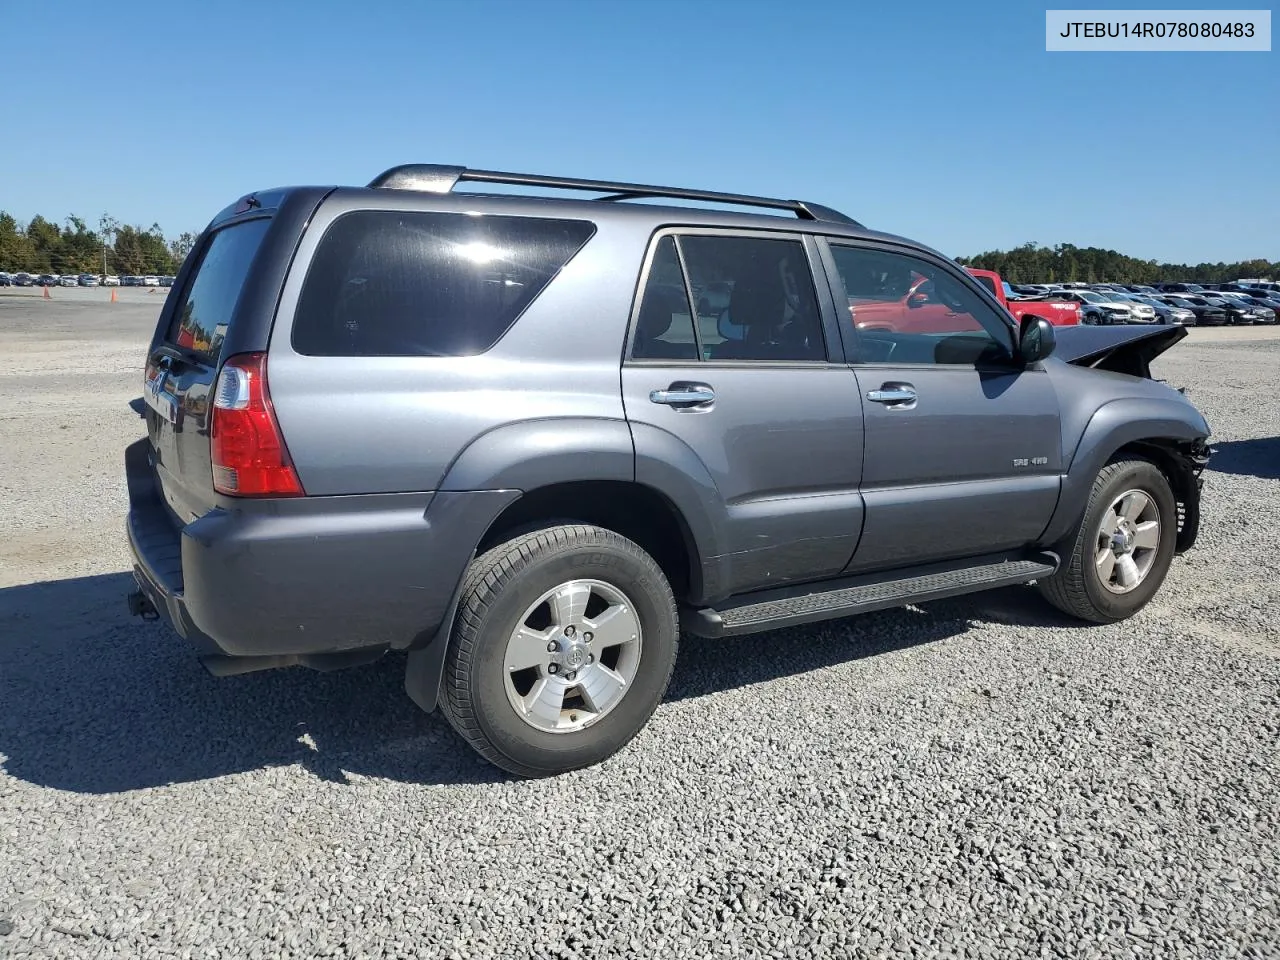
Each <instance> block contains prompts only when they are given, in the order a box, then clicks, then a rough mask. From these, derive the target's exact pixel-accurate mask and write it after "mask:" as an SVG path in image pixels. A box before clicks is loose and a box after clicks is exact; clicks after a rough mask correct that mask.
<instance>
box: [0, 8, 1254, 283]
mask: <svg viewBox="0 0 1280 960" xmlns="http://www.w3.org/2000/svg"><path fill="white" fill-rule="evenodd" d="M1054 6H1065V5H1062V4H1054ZM1085 6H1089V5H1088V4H1086V5H1085ZM1044 10H1045V6H1044V5H1043V4H1033V3H1016V4H1015V3H1000V2H992V3H980V4H958V3H950V2H945V3H933V4H924V3H901V2H899V3H887V4H877V5H872V4H868V3H859V2H855V0H840V2H824V0H789V2H749V0H701V2H698V0H694V2H677V0H645V2H639V0H637V2H625V0H612V2H611V0H596V2H592V0H562V2H541V0H523V2H519V0H517V2H512V3H500V2H481V0H473V2H467V3H450V2H443V0H434V2H432V0H425V2H409V0H404V2H398V3H397V2H382V0H362V2H359V3H351V2H343V3H338V2H332V0H310V2H306V3H303V2H294V0H273V2H270V3H263V2H243V0H218V2H217V3H209V4H182V3H173V2H172V0H169V2H165V3H148V2H126V3H118V4H103V3H101V2H83V3H81V2H58V0H50V2H49V3H48V4H47V5H46V6H45V7H42V9H41V12H40V13H39V15H38V16H36V17H35V20H34V21H32V22H31V23H30V24H28V29H24V30H20V31H19V32H18V33H17V34H11V35H9V36H8V37H7V38H6V40H5V44H4V64H3V68H0V76H3V78H4V98H3V99H4V102H5V105H6V108H7V109H6V118H5V120H4V121H2V122H0V124H2V125H0V131H3V132H2V133H0V143H3V146H0V209H6V210H8V211H9V212H10V213H13V214H14V215H15V216H17V217H19V218H20V219H23V220H25V219H27V218H29V217H31V216H32V215H33V214H36V213H43V214H45V215H46V216H51V217H65V216H66V215H67V214H70V213H73V212H74V213H77V214H80V215H82V216H84V217H85V218H86V219H88V220H90V221H91V222H94V223H96V221H97V219H98V217H99V216H100V215H101V214H102V212H103V211H109V212H110V213H111V214H112V215H114V216H115V217H117V218H119V219H121V220H124V221H126V222H131V223H140V224H143V225H150V224H151V223H152V222H153V221H158V222H159V223H160V224H161V226H162V227H163V228H164V229H165V231H166V233H168V234H170V235H175V234H177V233H179V232H181V231H183V230H198V229H200V228H201V227H202V226H203V225H204V224H205V223H206V222H207V221H208V219H209V218H210V216H212V214H213V213H215V212H216V211H217V210H218V209H220V208H221V207H222V206H224V205H225V204H226V203H227V202H229V201H230V200H233V199H235V198H236V197H237V196H239V195H241V194H243V193H245V192H248V191H249V190H252V189H258V188H262V187H266V186H274V185H278V184H287V183H355V184H360V183H366V182H367V181H368V180H369V179H370V178H371V177H372V176H374V175H375V174H376V173H378V172H379V171H381V170H383V169H385V168H386V167H389V166H393V165H395V164H397V163H402V162H409V161H424V162H426V161H431V162H442V163H460V164H464V165H468V166H473V167H487V168H490V169H500V170H521V171H526V172H537V173H553V174H563V175H577V176H588V177H600V178H607V179H619V180H639V181H642V182H650V183H672V184H679V185H685V186H694V187H704V188H708V189H721V190H730V191H739V192H745V193H759V194H770V195H782V196H790V197H801V198H805V199H811V200H816V201H819V202H822V203H826V204H828V205H830V206H834V207H836V208H838V209H842V210H844V211H845V212H847V213H849V214H851V215H852V216H854V217H856V218H858V219H860V220H862V221H863V222H864V223H866V224H868V225H869V226H873V227H876V228H879V229H884V230H889V231H891V232H895V233H902V234H906V235H908V236H912V237H914V238H916V239H919V240H922V241H924V242H925V243H929V244H931V245H933V246H936V247H938V248H940V249H942V250H944V251H945V252H947V253H949V254H952V255H961V254H969V253H977V252H979V251H982V250H987V249H993V248H1008V247H1010V246H1013V245H1016V244H1018V243H1024V242H1027V241H1036V242H1040V243H1045V244H1054V243H1060V242H1068V243H1074V244H1076V245H1078V246H1103V247H1111V248H1114V249H1117V250H1120V251H1122V252H1124V253H1127V254H1131V255H1134V256H1140V257H1144V258H1155V259H1160V260H1169V261H1175V262H1183V261H1189V262H1193V263H1194V262H1199V261H1203V260H1208V261H1218V260H1223V261H1228V262H1230V261H1235V260H1240V259H1243V258H1248V257H1266V258H1268V259H1271V260H1277V259H1280V52H1276V51H1274V50H1273V52H1270V53H1185V54H1184V53H1177V54H1175V53H1089V54H1077V53H1052V54H1051V53H1046V52H1045V50H1044V31H1045V26H1044ZM10 19H12V18H10ZM19 110H20V111H21V113H19ZM1210 128H1212V129H1210Z"/></svg>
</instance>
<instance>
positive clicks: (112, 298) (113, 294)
mask: <svg viewBox="0 0 1280 960" xmlns="http://www.w3.org/2000/svg"><path fill="white" fill-rule="evenodd" d="M111 302H112V303H115V302H116V288H115V287H112V288H111Z"/></svg>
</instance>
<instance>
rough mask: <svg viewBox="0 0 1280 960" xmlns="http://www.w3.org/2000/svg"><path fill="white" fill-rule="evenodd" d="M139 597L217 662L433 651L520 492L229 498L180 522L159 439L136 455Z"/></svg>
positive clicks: (132, 519) (129, 462)
mask: <svg viewBox="0 0 1280 960" xmlns="http://www.w3.org/2000/svg"><path fill="white" fill-rule="evenodd" d="M125 464H126V472H127V476H128V486H129V515H128V520H127V523H126V529H127V533H128V541H129V547H130V549H131V551H132V553H133V557H134V579H135V580H136V581H137V583H138V589H139V590H140V591H141V592H142V594H143V595H145V597H146V598H147V600H148V601H149V602H150V604H151V605H152V606H153V607H154V608H155V610H156V611H157V612H158V613H159V614H160V615H161V616H162V617H163V618H164V619H165V620H166V621H167V622H168V623H169V624H170V625H171V626H172V627H173V629H174V630H175V631H177V633H178V634H180V635H181V636H182V637H184V638H185V639H186V640H187V641H188V642H190V643H191V644H192V645H193V647H195V649H196V651H197V652H198V653H199V654H201V655H202V656H205V657H285V656H298V655H313V654H335V653H342V652H346V651H353V650H364V649H370V648H391V649H406V648H410V647H412V646H414V645H415V644H416V643H418V642H425V641H426V640H427V639H429V638H430V637H431V636H432V635H434V633H435V631H436V629H437V628H438V627H439V625H440V623H441V621H442V620H443V619H444V617H445V615H446V613H447V612H448V609H449V605H450V603H451V601H452V598H453V594H454V590H455V587H456V586H457V584H458V582H459V581H460V580H461V577H462V574H463V573H464V572H465V570H466V568H467V565H468V564H469V563H470V561H471V557H472V555H473V553H474V551H475V547H476V545H477V544H478V543H479V542H480V539H481V537H482V536H483V535H484V532H485V530H486V529H488V526H489V524H490V523H491V522H492V521H493V520H494V519H495V518H496V517H497V516H498V514H499V513H501V511H502V510H503V509H504V508H505V507H506V506H507V505H508V504H510V503H511V502H513V501H514V500H515V499H516V498H517V497H518V496H519V492H518V491H514V490H495V491H477V492H466V493H439V494H434V495H433V494H430V493H412V494H380V495H375V496H339V497H301V498H296V499H288V500H258V501H249V500H246V501H243V502H238V501H225V502H223V504H222V505H220V506H216V507H214V508H213V509H212V510H210V511H209V512H208V513H206V514H205V515H204V516H202V517H200V518H199V519H197V520H194V521H192V522H191V523H188V524H186V525H185V526H181V525H179V524H178V523H177V522H176V521H175V519H174V517H173V514H172V513H171V512H170V511H169V509H168V507H167V506H166V505H165V503H164V501H163V500H162V498H161V497H160V495H159V493H158V491H157V490H156V489H155V481H154V479H153V474H152V472H151V467H150V464H149V463H148V462H147V441H146V440H140V441H138V442H137V443H135V444H132V445H130V447H129V448H128V450H127V451H126V454H125Z"/></svg>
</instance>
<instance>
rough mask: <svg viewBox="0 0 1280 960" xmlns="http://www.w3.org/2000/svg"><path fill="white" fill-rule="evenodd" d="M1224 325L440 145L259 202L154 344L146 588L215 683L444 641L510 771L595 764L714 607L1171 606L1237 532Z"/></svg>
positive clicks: (810, 610) (488, 740)
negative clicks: (1167, 375) (1057, 324)
mask: <svg viewBox="0 0 1280 960" xmlns="http://www.w3.org/2000/svg"><path fill="white" fill-rule="evenodd" d="M469 184H471V185H474V184H503V185H505V186H506V187H508V188H509V187H510V186H516V187H524V188H526V190H525V192H526V193H534V194H536V193H539V192H541V193H543V194H555V193H556V192H557V191H574V192H576V193H579V194H582V193H587V194H592V195H594V198H592V199H572V198H568V197H566V196H565V195H564V193H560V194H559V195H558V196H545V195H543V196H537V195H515V194H513V193H510V192H506V193H496V192H490V193H487V194H486V193H482V192H479V191H477V190H476V189H475V188H474V187H472V188H471V189H466V186H467V185H469ZM654 199H657V200H662V199H666V200H668V201H670V200H679V201H685V203H684V204H682V205H672V204H670V203H668V204H666V205H660V204H656V203H653V202H645V201H652V200H654ZM693 201H702V202H710V203H712V204H714V205H715V208H707V207H706V205H705V203H704V207H703V208H702V209H697V208H695V207H693V206H691V205H689V203H688V202H693ZM723 207H738V208H744V211H745V208H753V209H754V212H723V210H722V209H719V208H723ZM908 294H910V296H908ZM925 309H927V310H929V312H930V316H931V317H932V319H931V321H930V323H929V324H927V325H926V328H925V329H921V326H920V325H919V324H917V323H915V322H914V320H913V316H912V314H913V313H914V312H918V311H921V310H925ZM867 314H874V316H875V317H876V324H875V325H874V327H873V328H866V327H861V326H859V325H858V324H857V323H855V322H854V318H855V317H856V316H859V315H867ZM1185 335H1186V332H1185V331H1184V330H1183V329H1182V328H1181V327H1172V328H1166V327H1161V328H1157V329H1154V330H1152V329H1142V328H1140V329H1111V328H1091V327H1070V328H1063V329H1060V330H1056V331H1055V329H1054V328H1053V327H1052V326H1051V325H1050V324H1049V323H1048V322H1046V321H1045V320H1044V319H1042V318H1039V317H1034V316H1028V317H1026V318H1024V320H1023V322H1022V323H1021V324H1020V325H1019V324H1018V323H1017V322H1015V320H1014V318H1013V317H1012V316H1011V315H1010V314H1009V313H1008V312H1007V310H1005V309H1004V307H1002V305H1001V304H1000V303H999V302H998V301H997V300H996V299H995V298H994V297H993V296H992V294H991V293H990V291H988V290H986V289H985V288H984V287H983V285H982V284H981V283H979V282H978V281H977V280H976V279H974V278H973V277H972V276H970V275H969V274H968V273H966V272H965V270H964V269H963V268H961V267H960V266H959V265H958V264H956V263H955V262H954V261H952V260H950V259H949V258H947V257H945V256H942V255H941V254H939V253H936V252H935V251H933V250H931V249H929V248H927V247H924V246H921V245H920V244H917V243H914V242H912V241H909V240H905V239H903V238H900V237H895V236H891V235H887V234H883V233H878V232H874V231H871V230H868V229H865V228H864V227H863V226H862V225H860V224H859V223H857V222H856V221H854V220H852V219H850V218H849V217H847V216H845V215H843V214H841V213H838V212H836V211H834V210H831V209H828V208H826V207H823V206H820V205H817V204H812V203H806V202H800V201H789V200H777V199H772V198H768V197H752V196H740V195H731V194H723V193H711V192H706V191H697V190H687V189H681V188H670V187H653V186H645V185H639V184H629V183H612V182H606V181H595V180H574V179H565V178H555V177H545V176H535V175H528V174H512V173H499V172H492V171H478V170H469V169H466V168H462V167H446V166H438V165H409V166H404V167H397V168H394V169H392V170H389V171H387V172H386V173H384V174H382V175H381V176H379V177H377V178H376V179H375V180H374V181H373V182H372V183H370V184H369V185H368V186H367V187H363V188H347V187H338V188H334V187H295V188H287V189H273V190H268V191H263V192H259V193H254V194H250V195H248V196H245V197H243V198H242V199H240V200H239V201H237V202H236V203H234V204H232V205H230V206H228V207H227V208H226V209H225V210H223V211H222V212H221V213H220V214H218V215H217V216H216V217H215V218H214V219H213V221H212V222H211V223H210V224H209V226H208V227H207V228H206V230H205V231H204V232H203V234H202V235H201V237H200V238H199V241H198V243H197V245H196V247H195V248H194V250H193V252H192V254H191V256H189V257H188V258H187V262H186V263H185V264H184V265H183V267H182V270H181V271H180V273H179V275H178V277H177V279H176V282H175V283H174V285H173V286H172V288H171V289H170V291H169V293H168V295H167V299H166V301H165V304H164V307H163V310H162V312H161V315H160V318H159V321H158V324H157V327H156V331H155V335H154V338H153V340H152V342H151V346H150V349H149V352H148V355H147V358H146V368H145V376H144V391H143V396H142V397H140V398H139V400H137V401H135V402H134V408H135V410H137V411H138V413H139V414H140V415H141V416H143V417H144V418H145V421H146V437H145V438H142V439H140V440H138V441H137V442H136V443H134V444H132V445H130V446H129V448H128V449H127V451H126V458H125V460H126V472H127V477H128V487H129V498H130V510H129V517H128V523H127V528H128V537H129V543H130V546H131V548H132V551H133V555H134V557H135V558H136V566H135V570H134V575H135V579H136V581H137V590H136V591H135V592H134V593H132V594H131V595H130V597H129V603H130V608H131V610H132V611H133V612H134V613H135V614H139V615H142V616H144V617H156V616H163V617H164V618H165V619H166V620H167V621H168V622H169V623H170V624H172V626H173V627H174V629H175V630H176V631H177V632H178V633H179V634H181V635H182V636H183V637H185V638H186V640H187V641H189V642H190V644H191V645H193V646H194V647H195V649H196V651H198V654H199V656H200V658H201V659H202V661H203V663H204V664H205V665H206V667H207V668H208V669H209V671H210V672H212V673H213V674H215V675H223V676H225V675H230V674H237V673H243V672H247V671H253V670H260V669H266V668H273V667H281V666H290V665H301V666H307V667H312V668H315V669H321V670H327V669H332V668H335V667H344V666H350V665H354V664H358V663H363V662H368V661H371V660H374V659H376V658H378V657H380V656H382V655H383V654H385V653H386V652H387V651H393V650H394V651H405V652H407V670H406V679H405V685H406V689H407V691H408V693H409V695H410V696H411V697H412V698H413V699H414V700H415V701H416V702H417V703H418V704H419V705H421V706H422V707H423V708H424V709H426V710H432V709H434V708H435V707H436V706H440V707H441V708H442V711H443V713H444V714H445V716H446V717H447V718H448V720H449V722H450V723H451V724H452V725H453V727H454V729H455V730H457V732H458V733H459V734H460V735H461V736H462V738H463V739H465V740H466V741H467V742H469V743H470V744H471V745H472V746H473V747H474V748H476V749H477V750H478V751H479V752H480V753H481V754H482V755H483V756H484V757H486V758H487V759H488V760H490V761H491V762H493V763H494V764H497V765H498V766H500V767H502V768H504V769H506V770H508V771H511V772H513V773H515V774H518V775H524V776H539V775H546V774H552V773H556V772H560V771H564V770H569V769H573V768H577V767H581V766H584V765H588V764H592V763H595V762H597V761H600V760H602V759H603V758H605V757H608V756H610V755H611V754H612V753H614V752H615V751H617V750H618V749H619V748H620V747H622V746H623V745H624V744H625V743H627V742H628V741H629V740H630V739H631V738H632V737H633V736H634V735H635V734H636V733H637V732H638V731H639V730H640V728H641V727H642V726H643V725H644V724H645V722H646V721H647V720H648V718H649V716H650V715H651V714H652V713H653V711H654V710H655V708H656V707H657V705H658V703H659V701H660V700H661V699H662V697H663V694H664V691H665V690H666V687H667V682H668V679H669V677H670V675H671V671H672V667H673V665H674V663H675V659H676V644H677V641H678V638H679V635H680V632H681V630H682V629H683V630H684V631H687V632H688V633H691V634H694V635H697V636H703V637H711V638H715V637H727V636H732V635H737V634H745V633H751V632H754V631H761V630H769V629H773V628H776V627H782V626H790V625H796V624H805V623H812V622H815V621H819V620H825V619H830V618H835V617H844V616H848V615H851V614H856V613H861V612H864V611H869V610H878V609H884V608H887V607H893V606H901V605H905V604H909V603H916V602H920V601H927V600H932V599H937V598H941V597H948V596H954V595H957V594H963V593H969V592H973V591H978V590H985V589H988V588H992V587H1000V586H1006V585H1012V584H1026V583H1031V582H1035V583H1036V585H1037V587H1038V589H1039V590H1040V592H1041V593H1042V594H1043V595H1044V596H1045V598H1046V599H1047V600H1048V601H1049V602H1050V603H1052V604H1053V605H1055V606H1056V607H1058V608H1059V609H1061V610H1063V611H1065V612H1067V613H1068V614H1070V615H1071V616H1073V617H1078V618H1081V619H1083V620H1086V621H1092V622H1097V623H1105V622H1112V621H1117V620H1121V619H1123V618H1125V617H1129V616H1131V615H1132V614H1134V613H1135V612H1137V611H1138V610H1139V609H1141V608H1142V607H1143V605H1144V604H1146V603H1147V602H1148V601H1149V600H1150V599H1151V597H1152V595H1153V594H1154V593H1155V592H1156V590H1158V589H1159V587H1160V585H1161V583H1162V582H1163V581H1164V579H1165V575H1166V573H1167V572H1168V570H1169V566H1170V563H1171V562H1172V561H1173V559H1174V556H1175V554H1177V553H1178V552H1180V551H1182V550H1185V549H1187V548H1188V547H1190V546H1191V544H1192V543H1193V542H1194V540H1195V537H1196V531H1197V526H1198V523H1199V497H1200V483H1201V480H1200V478H1201V471H1202V469H1203V467H1204V465H1205V462H1206V460H1207V457H1208V448H1207V446H1206V441H1207V438H1208V436H1209V428H1208V426H1207V425H1206V423H1205V421H1204V418H1203V417H1202V416H1201V415H1200V414H1199V413H1198V412H1197V411H1196V409H1195V408H1194V407H1193V406H1192V404H1191V403H1190V402H1189V401H1188V400H1187V399H1186V397H1185V396H1184V395H1183V394H1182V393H1181V392H1180V391H1178V390H1176V389H1174V388H1172V387H1170V386H1166V385H1165V384H1164V383H1161V382H1158V381H1156V380H1154V379H1152V377H1151V373H1150V369H1149V364H1150V361H1151V359H1152V358H1153V357H1154V356H1156V355H1157V354H1158V353H1160V352H1161V351H1162V350H1164V349H1167V348H1168V347H1169V346H1170V345H1172V344H1173V343H1175V342H1176V341H1177V340H1178V339H1180V338H1181V337H1182V336H1185Z"/></svg>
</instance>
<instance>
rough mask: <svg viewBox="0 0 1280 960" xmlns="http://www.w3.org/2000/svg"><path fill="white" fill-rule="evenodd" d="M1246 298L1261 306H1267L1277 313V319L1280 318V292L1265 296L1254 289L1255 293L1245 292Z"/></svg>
mask: <svg viewBox="0 0 1280 960" xmlns="http://www.w3.org/2000/svg"><path fill="white" fill-rule="evenodd" d="M1244 299H1246V300H1248V301H1249V302H1250V303H1253V304H1256V305H1257V306H1259V307H1266V308H1267V309H1268V310H1270V311H1272V312H1273V313H1274V314H1275V315H1276V318H1277V320H1280V292H1278V293H1274V294H1272V295H1271V296H1265V295H1263V294H1261V293H1259V292H1257V291H1254V292H1253V293H1247V294H1245V296H1244Z"/></svg>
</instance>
